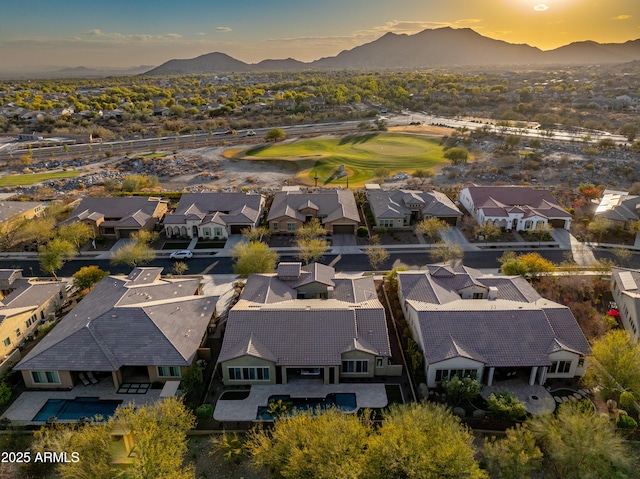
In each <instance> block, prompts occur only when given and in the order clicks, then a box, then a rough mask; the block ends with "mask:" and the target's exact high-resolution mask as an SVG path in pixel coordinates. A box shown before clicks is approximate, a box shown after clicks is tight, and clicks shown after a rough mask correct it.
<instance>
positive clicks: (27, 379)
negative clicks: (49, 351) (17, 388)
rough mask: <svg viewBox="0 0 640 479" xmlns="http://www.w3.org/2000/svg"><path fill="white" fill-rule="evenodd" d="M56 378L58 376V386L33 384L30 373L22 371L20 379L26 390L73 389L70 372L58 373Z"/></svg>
mask: <svg viewBox="0 0 640 479" xmlns="http://www.w3.org/2000/svg"><path fill="white" fill-rule="evenodd" d="M58 376H60V384H41V383H34V382H33V378H32V376H31V371H22V379H23V380H24V384H25V386H27V388H28V389H72V388H73V380H72V379H71V372H70V371H58Z"/></svg>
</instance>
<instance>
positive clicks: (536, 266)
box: [518, 253, 556, 277]
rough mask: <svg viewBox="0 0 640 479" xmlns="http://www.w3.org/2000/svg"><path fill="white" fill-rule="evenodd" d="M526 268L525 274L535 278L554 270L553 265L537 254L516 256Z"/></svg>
mask: <svg viewBox="0 0 640 479" xmlns="http://www.w3.org/2000/svg"><path fill="white" fill-rule="evenodd" d="M518 259H519V260H520V261H522V262H523V263H524V264H525V266H526V267H527V274H529V275H530V276H533V277H536V276H539V275H541V274H544V273H552V272H553V271H555V270H556V266H555V264H553V263H552V262H551V261H549V260H547V259H545V258H543V257H542V256H540V254H539V253H525V254H521V255H519V256H518Z"/></svg>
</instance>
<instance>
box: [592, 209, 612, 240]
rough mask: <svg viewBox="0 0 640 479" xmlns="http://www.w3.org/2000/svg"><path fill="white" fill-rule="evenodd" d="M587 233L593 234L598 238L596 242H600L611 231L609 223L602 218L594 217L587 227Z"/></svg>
mask: <svg viewBox="0 0 640 479" xmlns="http://www.w3.org/2000/svg"><path fill="white" fill-rule="evenodd" d="M587 229H588V230H589V233H591V234H594V235H596V236H597V238H598V242H599V243H600V242H601V241H602V237H603V236H604V235H605V234H607V231H609V230H610V229H611V221H609V220H608V219H607V218H604V217H602V216H596V217H595V218H594V220H593V221H591V222H589V225H588V226H587Z"/></svg>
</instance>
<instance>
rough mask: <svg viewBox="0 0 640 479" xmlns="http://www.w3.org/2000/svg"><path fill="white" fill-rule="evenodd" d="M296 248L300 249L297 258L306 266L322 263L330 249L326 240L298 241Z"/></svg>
mask: <svg viewBox="0 0 640 479" xmlns="http://www.w3.org/2000/svg"><path fill="white" fill-rule="evenodd" d="M296 246H297V247H298V248H299V250H298V253H297V254H296V257H297V258H298V259H299V260H301V261H303V262H304V264H311V263H314V262H316V261H320V260H321V259H322V257H323V256H324V254H325V253H326V252H327V250H328V249H329V242H328V241H327V240H325V239H320V238H313V239H298V240H297V241H296Z"/></svg>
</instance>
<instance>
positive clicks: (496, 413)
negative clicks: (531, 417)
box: [487, 390, 527, 420]
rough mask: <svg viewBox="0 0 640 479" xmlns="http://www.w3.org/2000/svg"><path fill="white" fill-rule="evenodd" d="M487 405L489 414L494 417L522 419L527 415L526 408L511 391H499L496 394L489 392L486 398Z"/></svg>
mask: <svg viewBox="0 0 640 479" xmlns="http://www.w3.org/2000/svg"><path fill="white" fill-rule="evenodd" d="M487 407H488V408H489V412H490V413H491V416H492V417H494V418H496V419H513V420H518V419H524V418H525V417H526V415H527V408H526V407H525V405H524V403H523V402H522V401H520V400H519V399H518V398H517V397H516V395H515V394H513V393H512V392H511V391H506V390H505V391H500V392H498V394H495V393H491V394H490V395H489V399H488V400H487Z"/></svg>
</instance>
